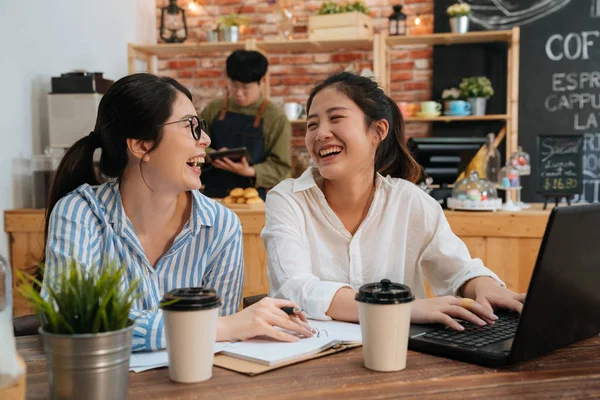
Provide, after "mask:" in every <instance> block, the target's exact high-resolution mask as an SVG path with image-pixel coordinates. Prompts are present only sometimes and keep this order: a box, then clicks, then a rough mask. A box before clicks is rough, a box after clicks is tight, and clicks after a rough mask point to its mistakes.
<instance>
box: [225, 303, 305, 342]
mask: <svg viewBox="0 0 600 400" xmlns="http://www.w3.org/2000/svg"><path fill="white" fill-rule="evenodd" d="M282 307H298V305H297V304H296V303H294V302H293V301H289V300H280V299H272V298H269V297H266V298H264V299H262V300H261V301H259V302H258V303H256V304H253V305H251V306H250V307H248V308H245V309H243V310H242V311H240V312H238V313H236V314H233V315H230V316H227V317H223V318H220V319H219V329H218V333H217V340H219V341H230V340H245V339H249V338H252V337H255V336H269V337H271V338H274V339H277V340H281V341H283V342H297V341H298V340H300V339H299V338H298V337H297V336H294V335H291V334H289V333H286V332H284V331H282V330H281V329H276V328H275V326H278V327H280V328H283V329H286V330H288V331H291V332H295V333H297V334H299V335H302V336H305V337H311V336H313V331H312V330H311V328H310V326H309V325H308V323H307V319H306V315H305V314H304V313H303V312H300V313H298V314H292V315H289V314H287V313H286V312H285V311H283V310H282V309H281V308H282Z"/></svg>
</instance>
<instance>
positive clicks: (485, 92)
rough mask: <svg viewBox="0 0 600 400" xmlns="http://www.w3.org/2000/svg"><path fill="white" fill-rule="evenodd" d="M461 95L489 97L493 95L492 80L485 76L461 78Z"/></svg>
mask: <svg viewBox="0 0 600 400" xmlns="http://www.w3.org/2000/svg"><path fill="white" fill-rule="evenodd" d="M459 89H460V93H461V95H462V96H463V97H467V98H468V97H485V98H488V97H491V96H493V95H494V88H493V87H492V82H490V80H489V79H488V78H486V77H485V76H472V77H468V78H463V79H462V81H461V82H460V85H459Z"/></svg>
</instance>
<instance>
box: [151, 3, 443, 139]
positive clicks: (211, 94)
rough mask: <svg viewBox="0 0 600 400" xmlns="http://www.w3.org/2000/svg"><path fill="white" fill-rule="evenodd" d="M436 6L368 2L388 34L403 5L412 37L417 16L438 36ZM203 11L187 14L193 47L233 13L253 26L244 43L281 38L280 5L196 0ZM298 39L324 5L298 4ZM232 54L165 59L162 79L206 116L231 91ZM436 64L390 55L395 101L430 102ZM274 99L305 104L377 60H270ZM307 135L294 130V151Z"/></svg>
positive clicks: (425, 52) (332, 55)
mask: <svg viewBox="0 0 600 400" xmlns="http://www.w3.org/2000/svg"><path fill="white" fill-rule="evenodd" d="M433 1H434V0H403V1H402V0H366V1H365V3H366V4H367V5H368V7H369V9H370V13H371V16H372V17H373V18H374V24H375V31H376V32H377V31H381V30H383V31H385V30H387V24H388V19H387V17H388V16H389V15H390V14H391V12H392V5H394V4H404V5H405V7H404V9H403V11H404V13H405V14H407V16H408V21H407V26H409V32H410V30H411V27H413V26H414V20H415V17H416V16H417V15H419V16H420V17H421V20H422V23H421V26H422V29H423V30H425V31H432V30H433ZM167 2H168V1H167V0H157V19H158V26H160V18H159V17H160V7H162V6H164V5H166V3H167ZM196 2H197V3H198V4H202V5H203V10H201V11H202V13H201V14H200V15H193V14H191V12H190V11H188V12H187V13H186V14H187V24H188V35H189V39H188V42H198V41H205V40H206V35H207V34H206V32H207V30H208V29H207V26H210V24H214V23H215V21H216V18H217V17H218V16H219V15H224V14H229V13H232V12H235V13H239V14H243V15H245V16H246V17H248V19H249V21H250V24H249V26H248V27H246V29H245V30H243V31H242V33H241V35H240V40H244V39H247V38H257V39H258V40H274V39H277V38H278V12H277V7H276V5H271V4H269V3H270V2H267V1H265V0H246V1H244V0H241V1H240V0H197V1H196ZM188 3H189V0H179V6H181V7H186V9H187V5H188ZM293 3H294V6H293V10H294V19H295V25H294V35H293V36H294V39H304V38H307V37H308V33H307V27H308V17H309V15H314V14H315V13H316V10H317V9H318V8H319V7H320V5H321V3H322V1H320V0H308V1H303V0H294V1H293ZM226 56H227V54H207V55H203V56H202V57H197V58H192V57H185V58H183V57H177V58H173V59H161V60H159V63H158V69H159V74H160V75H168V76H172V77H174V78H176V79H178V80H179V81H180V82H182V83H183V84H184V85H186V86H187V87H188V88H190V89H191V90H192V93H193V95H194V103H195V105H196V107H197V109H198V110H201V109H202V108H203V107H204V106H205V105H206V104H207V103H208V102H210V101H211V100H213V99H214V98H216V97H219V96H221V95H223V92H224V89H225V86H226V76H225V71H224V70H225V58H226ZM431 58H432V51H431V49H430V48H426V47H425V48H423V47H414V48H410V49H398V50H393V51H391V52H390V54H389V70H390V95H391V97H392V98H393V99H394V100H396V101H421V100H428V99H430V98H431V87H432V83H431V77H432V69H431ZM269 63H270V69H269V70H270V74H271V92H270V94H271V99H272V101H274V102H276V103H279V104H283V103H284V102H288V101H296V102H300V103H305V102H306V99H307V97H308V93H309V91H310V89H311V87H312V86H313V85H314V83H315V82H317V81H319V80H321V79H324V78H326V77H327V76H328V75H329V74H331V73H334V72H339V71H343V70H344V69H345V68H347V67H348V66H351V67H353V68H354V69H355V70H356V71H360V70H361V69H363V68H365V67H369V68H373V66H372V63H373V56H372V53H371V52H369V51H338V52H328V53H314V54H306V53H301V54H270V55H269ZM429 130H430V125H429V124H421V123H419V124H416V123H409V124H407V125H406V131H407V134H408V136H426V135H428V134H429ZM303 134H304V130H303V129H302V128H301V127H295V129H294V137H293V139H292V140H293V143H292V146H293V147H294V148H297V147H303V146H304V139H303Z"/></svg>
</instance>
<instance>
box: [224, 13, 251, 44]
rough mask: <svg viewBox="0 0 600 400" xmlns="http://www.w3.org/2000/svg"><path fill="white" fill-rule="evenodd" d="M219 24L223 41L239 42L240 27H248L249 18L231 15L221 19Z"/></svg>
mask: <svg viewBox="0 0 600 400" xmlns="http://www.w3.org/2000/svg"><path fill="white" fill-rule="evenodd" d="M218 22H219V31H220V32H221V33H222V37H221V40H224V41H226V42H237V41H238V40H239V37H240V27H242V26H246V25H248V18H246V17H242V16H241V15H237V14H233V13H231V14H229V15H223V16H221V17H219V20H218Z"/></svg>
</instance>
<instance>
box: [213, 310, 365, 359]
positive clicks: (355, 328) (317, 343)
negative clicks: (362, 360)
mask: <svg viewBox="0 0 600 400" xmlns="http://www.w3.org/2000/svg"><path fill="white" fill-rule="evenodd" d="M309 325H310V326H311V327H312V328H313V329H316V330H317V332H318V333H317V334H316V335H314V336H313V337H311V338H303V339H301V340H300V341H299V342H293V343H288V342H278V341H274V340H272V339H250V340H245V341H243V342H237V343H233V344H232V345H231V346H228V347H227V348H225V349H223V351H222V352H221V354H224V355H228V356H230V357H234V358H238V359H241V360H245V361H250V362H254V363H258V364H262V365H267V366H271V367H273V366H277V365H281V364H285V363H289V362H290V361H294V360H299V359H301V358H304V357H307V356H311V355H314V354H318V353H320V352H322V351H324V350H327V349H329V348H332V347H334V346H337V345H340V344H346V345H354V344H360V343H362V335H361V332H360V325H358V324H351V323H347V322H338V321H313V320H310V321H309Z"/></svg>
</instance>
